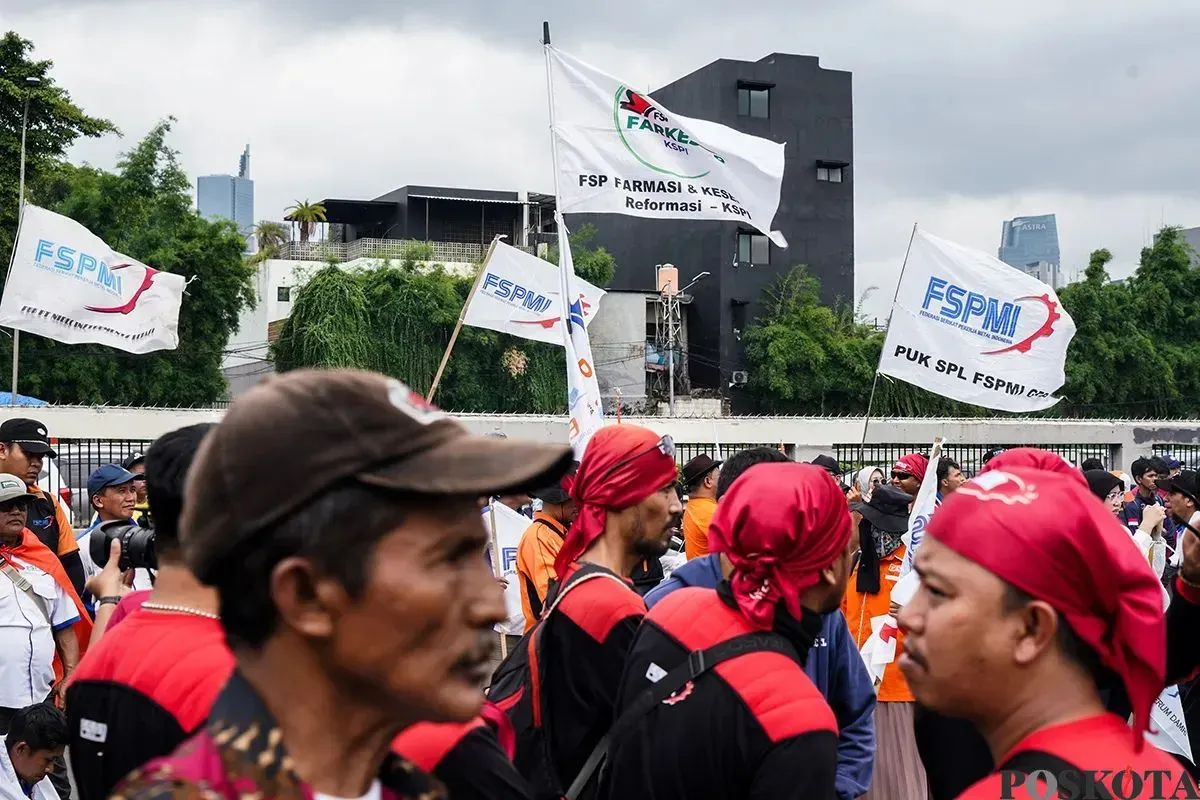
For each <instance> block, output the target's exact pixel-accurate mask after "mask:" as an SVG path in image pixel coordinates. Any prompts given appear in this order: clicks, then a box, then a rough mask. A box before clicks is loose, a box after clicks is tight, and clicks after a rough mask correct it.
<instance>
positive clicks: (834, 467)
mask: <svg viewBox="0 0 1200 800" xmlns="http://www.w3.org/2000/svg"><path fill="white" fill-rule="evenodd" d="M808 463H810V464H812V465H813V466H814V467H820V468H821V469H823V470H825V471H826V472H829V473H832V474H833V475H836V476H837V477H839V478H840V477H841V475H842V465H841V464H839V463H838V460H837V459H836V458H834V457H833V456H826V455H820V456H817V457H816V458H814V459H813V460H812V461H810V462H808Z"/></svg>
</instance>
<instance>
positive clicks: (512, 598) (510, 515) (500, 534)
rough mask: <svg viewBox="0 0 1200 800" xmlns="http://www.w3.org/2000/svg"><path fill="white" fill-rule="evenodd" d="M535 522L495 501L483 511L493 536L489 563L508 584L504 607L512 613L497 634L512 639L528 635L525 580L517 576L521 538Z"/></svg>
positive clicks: (489, 546) (505, 590) (489, 551)
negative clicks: (523, 603)
mask: <svg viewBox="0 0 1200 800" xmlns="http://www.w3.org/2000/svg"><path fill="white" fill-rule="evenodd" d="M493 516H494V517H495V520H496V530H495V531H494V532H493V531H492V530H491V528H492V518H493ZM530 523H531V520H530V519H529V518H528V517H525V516H522V515H521V514H518V513H517V512H516V511H513V510H512V509H511V508H509V507H508V506H506V505H504V504H503V503H501V502H500V501H499V500H496V499H495V498H493V499H492V502H491V504H490V505H488V506H487V507H486V508H484V509H483V525H484V527H485V528H487V529H488V532H489V533H494V535H491V536H489V537H488V563H489V564H497V565H499V567H500V574H499V575H497V577H500V578H504V579H505V580H506V581H508V586H507V587H505V589H504V607H505V608H506V609H507V610H508V619H507V620H505V621H504V622H501V623H498V624H497V625H496V630H497V631H499V632H500V633H506V634H508V635H509V636H520V635H521V634H523V633H524V632H525V612H524V611H522V610H521V576H520V575H518V574H517V546H518V545H520V544H521V534H523V533H525V529H526V528H528V527H529V525H530ZM492 547H495V548H496V550H497V553H496V558H495V560H493V559H492V552H491V549H492Z"/></svg>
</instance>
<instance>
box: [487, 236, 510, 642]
mask: <svg viewBox="0 0 1200 800" xmlns="http://www.w3.org/2000/svg"><path fill="white" fill-rule="evenodd" d="M493 244H494V242H493ZM498 502H500V501H499V500H497V499H496V498H495V497H492V498H491V501H490V502H489V503H488V516H489V517H490V519H491V526H492V573H493V574H494V575H495V576H496V577H497V578H503V577H504V573H503V572H501V571H500V537H499V536H498V535H497V534H496V503H498ZM506 621H507V620H506ZM500 658H501V660H503V659H506V658H508V633H507V632H505V631H500Z"/></svg>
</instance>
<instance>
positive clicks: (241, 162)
mask: <svg viewBox="0 0 1200 800" xmlns="http://www.w3.org/2000/svg"><path fill="white" fill-rule="evenodd" d="M238 177H239V178H249V177H250V145H246V149H245V150H243V151H242V157H241V158H239V159H238Z"/></svg>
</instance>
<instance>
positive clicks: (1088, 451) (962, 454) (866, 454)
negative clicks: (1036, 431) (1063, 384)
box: [833, 442, 1111, 475]
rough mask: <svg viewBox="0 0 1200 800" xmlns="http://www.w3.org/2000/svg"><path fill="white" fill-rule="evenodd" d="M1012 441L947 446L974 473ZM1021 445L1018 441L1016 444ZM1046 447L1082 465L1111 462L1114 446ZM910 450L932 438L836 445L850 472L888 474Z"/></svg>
mask: <svg viewBox="0 0 1200 800" xmlns="http://www.w3.org/2000/svg"><path fill="white" fill-rule="evenodd" d="M1009 446H1010V445H991V446H987V445H977V444H948V445H946V446H945V447H944V448H943V451H942V452H943V453H944V454H945V456H946V457H949V458H952V459H954V460H955V461H956V462H958V465H959V467H960V468H961V469H962V471H963V472H965V473H967V474H969V475H970V474H974V473H975V471H976V470H978V469H979V468H980V467H981V466H983V456H984V454H985V453H987V451H988V450H992V449H995V448H996V447H1004V448H1007V447H1009ZM1012 446H1017V445H1012ZM1036 447H1040V448H1042V449H1043V450H1050V451H1052V452H1055V453H1058V454H1059V455H1061V456H1062V457H1063V458H1065V459H1067V460H1068V461H1070V462H1071V463H1072V464H1075V465H1076V466H1078V465H1079V464H1082V463H1083V461H1084V459H1088V458H1098V459H1100V460H1101V461H1102V462H1104V465H1105V466H1106V467H1107V466H1110V465H1109V461H1110V460H1111V448H1110V446H1109V445H1107V444H1039V445H1036ZM909 453H925V454H928V453H929V442H923V443H921V444H913V443H910V444H900V443H891V444H868V445H866V446H865V447H864V448H863V449H862V457H861V458H860V457H859V445H858V444H837V445H834V446H833V456H834V458H836V459H837V460H838V463H840V464H841V465H842V469H844V470H846V471H847V472H849V471H851V470H859V469H862V468H863V467H868V466H871V467H880V468H881V469H882V470H883V472H884V474H885V475H886V474H887V473H888V471H889V470H890V469H891V468H892V465H893V464H895V463H896V461H897V460H899V459H900V458H901V457H902V456H906V455H908V454H909Z"/></svg>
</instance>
